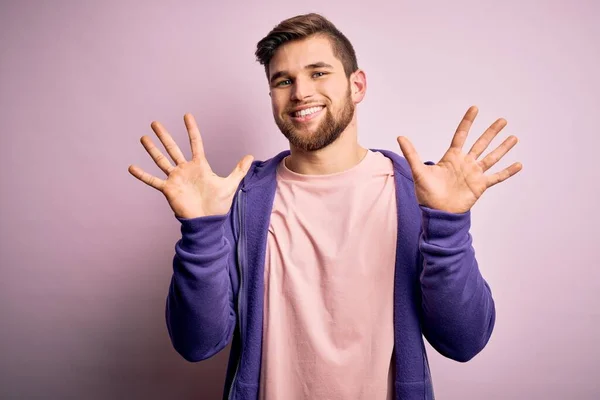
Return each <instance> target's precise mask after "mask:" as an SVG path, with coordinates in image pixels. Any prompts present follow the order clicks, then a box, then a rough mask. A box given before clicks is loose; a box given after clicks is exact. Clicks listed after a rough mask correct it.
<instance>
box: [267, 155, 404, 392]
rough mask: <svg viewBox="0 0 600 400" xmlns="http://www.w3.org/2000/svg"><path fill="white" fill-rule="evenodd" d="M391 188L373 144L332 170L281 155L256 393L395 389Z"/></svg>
mask: <svg viewBox="0 0 600 400" xmlns="http://www.w3.org/2000/svg"><path fill="white" fill-rule="evenodd" d="M395 196H396V195H395V185H394V171H393V166H392V162H391V160H389V159H388V158H387V157H385V156H384V155H383V154H381V153H379V152H373V151H371V150H369V151H368V152H367V154H366V156H365V157H364V158H363V159H362V160H361V162H360V163H358V164H357V165H355V166H354V167H353V168H351V169H349V170H347V171H344V172H340V173H336V174H331V175H301V174H297V173H294V172H292V171H290V170H289V169H288V168H287V167H286V166H285V160H284V161H282V162H281V163H280V164H279V166H278V169H277V191H276V193H275V200H274V204H273V211H272V213H271V222H270V225H269V235H268V240H267V253H266V259H265V292H264V296H265V301H264V320H263V353H262V367H261V379H260V398H261V399H267V400H280V399H283V400H294V399H320V400H321V399H323V400H324V399H352V400H361V399H365V400H367V399H368V400H377V399H381V400H385V399H391V398H392V396H393V378H394V377H393V371H392V365H393V363H392V352H393V347H394V326H393V291H394V267H395V258H396V238H397V213H396V197H395Z"/></svg>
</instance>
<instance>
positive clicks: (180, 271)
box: [166, 214, 236, 362]
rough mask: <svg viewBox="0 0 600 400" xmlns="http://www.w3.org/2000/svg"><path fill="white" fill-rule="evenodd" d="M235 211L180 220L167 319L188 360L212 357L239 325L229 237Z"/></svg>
mask: <svg viewBox="0 0 600 400" xmlns="http://www.w3.org/2000/svg"><path fill="white" fill-rule="evenodd" d="M228 216H229V214H227V215H222V216H220V215H219V216H208V217H200V218H193V219H183V218H178V220H179V221H180V222H181V234H182V237H181V239H180V240H179V241H178V242H177V244H176V245H175V256H174V258H173V276H172V278H171V284H170V286H169V293H168V296H167V302H166V322H167V328H168V331H169V336H170V338H171V342H172V344H173V347H174V348H175V350H176V351H177V352H178V353H179V354H181V355H182V356H183V357H184V358H185V359H186V360H188V361H192V362H195V361H200V360H204V359H206V358H209V357H212V356H213V355H215V354H216V353H218V352H219V351H221V350H222V349H223V348H224V347H225V346H227V344H228V343H229V341H230V339H231V336H232V334H233V330H234V328H235V324H236V315H235V308H234V306H233V294H232V286H231V280H230V278H229V267H230V266H229V265H228V263H229V261H228V260H229V257H230V255H231V252H232V251H233V244H232V243H230V242H229V240H228V239H227V238H226V236H225V222H226V221H227V218H228Z"/></svg>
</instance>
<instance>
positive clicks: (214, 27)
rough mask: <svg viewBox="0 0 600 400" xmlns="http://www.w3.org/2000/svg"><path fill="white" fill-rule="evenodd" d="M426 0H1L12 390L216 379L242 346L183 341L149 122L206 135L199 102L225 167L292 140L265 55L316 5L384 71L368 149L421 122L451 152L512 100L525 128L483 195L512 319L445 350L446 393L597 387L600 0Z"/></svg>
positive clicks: (12, 394) (38, 393) (4, 317)
mask: <svg viewBox="0 0 600 400" xmlns="http://www.w3.org/2000/svg"><path fill="white" fill-rule="evenodd" d="M169 3H171V2H169ZM415 3H416V2H415ZM419 4H420V5H415V4H414V3H413V2H407V1H403V2H398V1H376V0H370V1H366V2H349V1H332V2H328V3H327V4H324V3H323V2H316V1H303V2H294V3H293V2H281V1H277V2H271V3H267V2H261V3H250V2H243V1H241V0H238V1H235V2H233V1H229V2H225V1H224V2H223V3H221V4H219V2H216V1H210V2H208V1H205V2H200V1H180V2H177V4H173V3H171V4H170V5H167V2H162V3H159V2H148V1H143V2H142V1H138V2H133V1H129V2H123V3H121V4H119V3H117V2H116V1H113V2H95V3H94V5H83V4H82V2H75V1H71V2H66V1H52V2H51V1H38V2H34V1H13V2H8V1H3V2H2V3H1V5H0V32H1V40H0V123H1V125H0V127H1V132H0V138H1V142H0V152H1V154H0V177H1V179H2V181H1V184H0V188H1V197H0V199H1V208H0V263H1V264H0V265H1V275H0V312H1V314H0V316H1V320H0V346H1V347H0V398H3V399H17V398H19V399H21V398H44V399H66V398H73V399H75V398H78V399H83V398H85V399H108V398H115V399H116V398H145V399H164V398H180V399H192V398H196V399H217V398H219V397H220V395H221V391H222V387H223V379H224V374H225V362H226V358H227V354H228V351H224V352H222V353H221V354H219V355H218V356H216V357H215V358H214V359H211V360H209V361H205V362H202V363H198V364H190V363H187V362H186V361H184V360H183V359H182V358H181V357H180V356H179V355H177V354H176V353H175V351H174V350H173V349H172V347H171V345H170V342H169V339H168V335H167V330H166V327H165V322H164V301H165V296H166V293H167V287H168V284H169V278H170V274H171V259H172V256H173V252H174V244H175V242H176V240H177V239H178V237H179V224H178V222H177V221H176V220H175V218H174V217H173V215H172V213H171V211H170V209H169V207H168V205H167V203H166V201H165V199H164V198H163V197H162V195H161V194H160V193H158V192H156V191H154V190H153V189H151V188H149V187H146V186H145V185H143V184H142V183H140V182H137V181H136V180H135V179H134V178H133V177H131V176H130V175H129V174H128V172H127V167H128V165H129V164H131V163H135V164H138V165H140V166H142V167H143V168H146V169H147V170H149V171H152V172H153V173H156V174H158V172H160V171H159V170H158V168H157V167H155V166H154V165H153V163H152V161H151V159H150V158H149V157H148V155H147V154H146V153H145V151H144V150H143V148H142V146H141V144H140V143H139V138H140V137H141V136H142V135H144V134H152V131H151V130H150V122H151V121H152V120H159V121H161V122H162V123H164V124H165V125H166V126H167V127H168V128H170V130H171V132H172V134H173V135H174V136H175V139H176V140H177V141H178V142H179V143H181V145H182V147H183V149H184V153H185V154H189V146H188V145H187V137H186V132H185V129H184V125H183V119H182V117H183V114H184V113H185V112H192V113H193V114H194V115H195V116H196V118H197V120H198V121H199V124H200V129H201V131H202V133H203V135H204V140H205V147H206V151H207V154H208V158H209V161H211V163H212V164H213V167H214V169H215V170H216V171H217V172H218V173H221V174H226V173H229V171H230V170H231V169H232V168H233V166H234V165H235V163H236V162H237V161H238V160H239V159H240V158H241V157H242V156H243V155H244V154H246V153H250V154H253V155H254V156H255V157H256V158H257V159H265V158H269V157H271V156H272V155H274V154H275V153H276V152H278V151H280V150H282V149H285V148H287V142H286V141H285V139H284V137H283V136H282V135H281V133H280V132H279V131H278V130H277V127H276V126H275V124H274V123H273V121H272V116H271V113H270V102H269V97H268V95H267V93H268V89H267V84H266V79H265V77H264V75H263V70H262V67H261V66H260V65H258V64H257V63H256V62H255V61H254V56H253V52H254V49H255V44H256V42H257V41H258V40H259V39H260V38H262V37H263V36H264V35H265V34H266V33H267V32H268V31H269V30H270V29H271V28H272V27H273V26H274V25H275V24H277V23H278V22H279V21H281V20H283V19H285V18H287V17H290V16H293V15H296V14H300V13H305V12H309V11H317V12H320V13H323V14H324V15H325V16H327V17H329V18H330V19H331V20H332V21H333V22H334V23H335V24H337V25H338V27H339V28H340V29H341V30H342V31H343V32H344V33H346V34H347V36H348V37H349V38H350V39H351V41H352V42H353V44H354V46H355V48H356V51H357V54H358V59H359V64H360V66H361V67H362V68H364V69H365V70H366V73H367V78H368V84H369V87H368V92H367V96H366V99H365V101H364V102H363V103H362V104H361V105H360V106H359V109H358V110H359V113H360V118H359V119H360V122H359V132H360V134H359V136H360V140H361V143H362V144H363V145H365V146H368V147H371V148H374V147H379V148H387V149H392V150H396V151H398V152H399V149H398V145H397V143H396V141H395V138H396V136H398V135H400V134H404V135H407V136H408V137H410V138H411V139H412V141H413V143H414V144H415V146H416V148H417V150H419V152H420V154H421V156H422V158H424V159H433V160H436V161H437V159H438V158H439V157H440V156H441V155H442V153H443V151H444V150H445V149H446V147H447V146H448V145H449V143H450V139H451V136H452V133H453V131H454V128H455V127H456V124H457V123H458V121H459V119H460V118H461V117H462V114H463V113H464V112H465V111H466V109H467V108H468V106H469V105H471V104H476V105H478V106H479V108H480V114H479V118H478V119H477V121H476V123H475V126H474V129H473V130H472V135H471V137H470V141H469V143H468V145H470V144H471V143H472V142H473V140H474V139H475V138H476V137H477V136H478V135H479V134H480V133H482V132H483V130H484V129H485V128H486V127H487V125H488V124H490V123H491V122H493V120H494V119H496V118H497V117H501V116H502V117H505V118H506V119H507V120H508V127H507V128H506V129H505V132H504V133H503V135H504V136H503V137H506V135H508V134H511V133H514V134H516V135H517V136H519V138H520V139H521V142H520V144H519V145H518V146H517V147H516V148H515V149H514V150H513V151H512V152H511V153H510V154H509V155H508V156H507V157H506V160H505V161H503V162H502V166H505V165H508V164H509V163H511V162H513V161H516V160H520V161H522V162H523V164H524V170H523V171H522V172H521V173H520V174H519V175H518V176H517V177H515V178H513V179H512V180H511V181H509V182H506V183H504V184H502V185H500V186H496V187H494V188H492V189H491V190H490V191H489V192H488V193H487V194H486V195H485V196H483V198H482V199H481V201H480V202H479V203H478V204H477V205H476V207H475V208H474V210H473V214H474V215H473V228H472V233H473V236H474V245H475V248H476V251H477V255H478V259H479V261H480V264H481V269H482V271H483V274H484V276H485V277H486V279H487V280H488V281H489V282H490V284H491V287H492V290H493V293H494V296H495V299H496V302H497V313H498V319H497V325H496V329H495V332H494V334H493V336H492V339H491V341H490V343H489V345H488V346H487V347H486V349H485V350H484V351H483V352H482V353H481V354H480V355H478V356H477V357H476V358H475V359H474V360H472V361H471V362H469V363H466V364H459V363H456V362H453V361H450V360H447V359H444V358H443V357H441V356H440V355H438V354H437V353H435V351H433V350H432V349H431V348H429V347H428V348H429V354H430V358H431V368H432V374H433V378H434V385H435V390H436V394H437V396H438V398H439V399H442V400H445V399H545V400H549V399H597V398H600V384H599V382H598V371H599V370H600V365H599V364H600V361H599V360H600V351H599V348H600V346H599V345H598V338H600V311H599V306H600V302H599V300H600V298H599V292H600V285H599V281H600V272H599V271H600V268H599V267H600V263H599V261H600V256H599V253H598V247H599V245H600V243H599V241H598V237H599V235H598V226H599V225H600V220H599V219H600V217H599V213H598V211H597V208H598V204H599V201H598V185H599V182H600V179H599V178H600V176H599V175H600V174H599V169H600V168H599V167H598V162H597V161H596V160H595V156H596V155H597V148H598V146H599V145H600V139H599V138H598V136H599V134H600V131H599V126H600V124H599V117H600V115H599V114H600V75H599V74H598V64H599V63H600V46H599V45H598V39H599V38H600V24H598V18H599V17H600V3H598V2H594V1H592V0H589V1H573V2H568V1H566V0H565V1H538V2H534V1H529V2H521V1H517V0H511V1H494V2H492V1H486V2H482V1H474V0H473V1H453V2H445V1H438V2H435V4H434V3H433V2H420V3H419ZM496 143H499V140H498V141H496V142H495V143H494V144H496Z"/></svg>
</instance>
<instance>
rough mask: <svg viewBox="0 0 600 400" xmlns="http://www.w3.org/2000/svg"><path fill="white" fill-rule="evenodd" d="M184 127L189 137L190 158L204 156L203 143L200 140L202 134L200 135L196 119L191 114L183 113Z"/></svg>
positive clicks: (195, 158)
mask: <svg viewBox="0 0 600 400" xmlns="http://www.w3.org/2000/svg"><path fill="white" fill-rule="evenodd" d="M183 121H184V122H185V127H186V128H187V131H188V136H189V137H190V147H191V148H192V159H193V160H197V159H200V158H206V157H205V155H204V144H203V142H202V136H200V129H198V124H196V119H195V118H194V116H193V115H192V114H189V113H188V114H185V115H184V116H183Z"/></svg>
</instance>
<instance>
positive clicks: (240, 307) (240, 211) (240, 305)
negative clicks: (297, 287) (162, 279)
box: [227, 189, 246, 400]
mask: <svg viewBox="0 0 600 400" xmlns="http://www.w3.org/2000/svg"><path fill="white" fill-rule="evenodd" d="M243 195H244V192H243V189H240V191H239V192H238V201H237V204H236V207H237V226H238V245H237V259H238V262H237V264H238V265H237V267H238V276H239V289H238V296H237V318H238V328H239V333H240V352H239V355H238V360H237V364H236V366H235V373H234V374H233V379H232V380H231V385H230V386H229V395H228V396H227V398H228V399H229V400H233V388H234V385H235V381H236V378H237V374H238V370H239V368H240V360H241V358H242V348H243V345H244V326H243V322H244V318H243V316H244V314H243V313H244V298H245V296H244V278H243V265H244V256H245V254H246V246H245V245H246V237H245V236H244V229H243V221H244V211H245V210H244V196H243Z"/></svg>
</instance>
